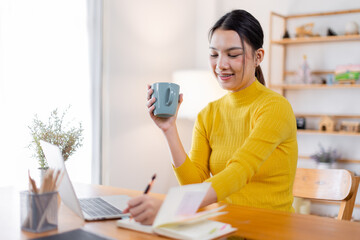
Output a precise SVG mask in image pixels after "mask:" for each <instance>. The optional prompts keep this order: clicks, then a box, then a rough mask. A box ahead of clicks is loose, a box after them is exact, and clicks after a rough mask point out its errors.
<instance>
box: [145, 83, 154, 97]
mask: <svg viewBox="0 0 360 240" xmlns="http://www.w3.org/2000/svg"><path fill="white" fill-rule="evenodd" d="M147 88H148V90H147V93H146V99H147V100H150V98H151V95H152V94H153V93H154V90H153V89H152V88H151V85H149V84H148V85H147Z"/></svg>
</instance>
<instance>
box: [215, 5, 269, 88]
mask: <svg viewBox="0 0 360 240" xmlns="http://www.w3.org/2000/svg"><path fill="white" fill-rule="evenodd" d="M216 29H223V30H233V31H235V32H237V34H239V36H240V39H241V44H242V45H243V46H244V41H245V42H246V43H247V44H249V45H250V46H251V47H252V49H253V51H254V52H255V51H256V50H257V49H259V48H262V45H263V43H264V33H263V30H262V28H261V25H260V23H259V21H258V20H257V19H256V18H255V17H254V16H253V15H251V14H250V13H248V12H247V11H245V10H240V9H238V10H233V11H231V12H229V13H227V14H225V15H224V16H222V17H221V18H220V19H219V20H218V21H217V22H216V23H215V24H214V26H213V27H212V28H211V29H210V31H209V40H210V39H211V37H212V35H213V34H214V32H215V30H216ZM244 51H245V48H244ZM255 76H256V78H257V79H258V81H259V82H260V83H262V84H263V85H265V79H264V75H263V73H262V70H261V67H260V65H259V66H257V67H256V69H255Z"/></svg>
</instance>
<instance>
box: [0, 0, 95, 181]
mask: <svg viewBox="0 0 360 240" xmlns="http://www.w3.org/2000/svg"><path fill="white" fill-rule="evenodd" d="M86 7H87V6H86V1H85V0H82V1H73V0H62V1H49V0H32V1H28V0H2V1H1V2H0V112H1V114H0V134H1V138H0V146H1V147H0V149H1V151H0V152H1V153H0V163H1V167H0V186H6V185H15V186H24V187H26V186H27V171H28V169H30V170H31V173H32V175H37V174H38V173H37V167H38V164H37V160H36V159H34V158H32V157H31V155H32V151H31V150H30V149H28V148H27V146H28V145H29V143H30V141H31V136H30V131H29V129H28V126H29V125H30V124H31V122H32V119H33V117H34V115H35V114H38V116H39V118H40V119H41V120H43V121H47V118H48V117H49V115H50V112H51V111H52V110H54V109H55V108H58V110H59V111H61V112H62V111H63V110H65V109H66V108H67V107H68V106H69V105H71V108H70V110H69V112H68V116H69V118H68V119H70V120H73V122H74V124H75V123H77V122H82V124H83V128H84V142H83V146H82V147H81V148H80V149H78V150H77V152H76V153H75V154H74V155H72V156H71V157H70V158H69V160H68V161H67V162H66V166H67V169H68V171H69V175H70V178H72V180H73V181H76V182H85V183H90V182H91V137H92V136H91V114H90V110H91V108H90V107H91V106H90V80H89V59H88V58H89V56H88V32H87V16H86V13H87V9H86Z"/></svg>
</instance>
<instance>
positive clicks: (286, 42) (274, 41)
mask: <svg viewBox="0 0 360 240" xmlns="http://www.w3.org/2000/svg"><path fill="white" fill-rule="evenodd" d="M359 13H360V9H353V10H348V11H333V12H322V13H311V14H297V15H289V16H284V15H281V14H277V13H274V12H272V13H271V14H270V34H269V37H270V41H269V43H270V45H269V55H268V56H269V61H268V63H269V70H268V78H267V85H268V86H269V88H272V89H274V90H276V91H278V92H279V93H280V94H282V95H283V96H285V97H288V96H287V95H290V96H295V99H297V100H299V99H301V98H302V96H308V95H306V94H304V95H302V93H305V92H309V90H311V91H313V92H314V91H315V92H316V93H317V92H319V93H320V92H321V93H322V94H323V95H326V94H327V93H324V91H329V92H331V93H332V94H333V95H329V96H325V97H333V98H334V97H335V98H336V95H337V92H344V91H345V92H349V94H353V95H354V94H356V96H360V92H358V91H357V90H358V89H359V88H360V81H358V82H357V83H353V84H350V83H344V84H338V83H333V84H331V85H330V84H290V83H288V82H287V81H286V80H288V79H291V78H293V77H294V76H295V75H296V74H297V72H296V71H294V69H293V67H291V66H290V67H289V66H287V59H288V58H290V57H292V58H293V59H292V60H294V59H295V57H299V56H293V55H291V56H288V55H289V53H294V51H291V49H294V48H304V49H306V48H308V49H311V47H312V46H319V48H321V47H322V46H323V45H325V44H326V46H330V47H328V49H327V50H328V51H331V50H333V49H334V48H337V47H338V46H340V48H341V46H343V45H342V44H354V45H356V47H355V48H354V52H350V53H352V54H358V53H357V50H355V49H359V48H360V34H358V35H338V36H313V37H301V38H294V37H293V38H286V39H282V38H281V37H277V38H274V37H273V35H274V33H277V35H276V36H280V34H282V33H285V31H287V30H289V29H288V27H289V20H291V21H295V23H296V22H302V24H303V22H304V21H303V20H304V19H302V20H299V19H300V18H309V19H311V21H312V22H315V24H316V20H318V19H319V18H321V17H324V16H326V17H329V18H330V17H337V16H336V15H347V14H359ZM344 18H346V19H347V17H345V16H344ZM314 19H315V20H314ZM351 19H352V18H351V17H349V20H351ZM356 19H358V17H357V18H356ZM275 20H276V21H275ZM305 20H307V19H305ZM325 21H326V20H325ZM320 22H321V21H320ZM281 23H282V24H281ZM328 27H331V26H328ZM274 28H276V29H274ZM274 30H275V31H274ZM279 33H280V34H279ZM290 48H291V49H290ZM289 49H290V50H289ZM295 52H296V51H295ZM355 52H356V53H355ZM350 53H349V54H350ZM335 57H336V56H335ZM296 59H298V58H296ZM334 61H335V60H334ZM293 62H294V61H293ZM317 63H318V62H317ZM359 63H360V62H359ZM275 64H277V65H275ZM340 64H341V63H339V65H340ZM289 65H291V64H289ZM316 66H317V68H318V69H311V70H312V71H311V74H312V75H314V76H321V77H323V76H325V75H328V74H334V73H335V72H334V71H335V69H333V70H332V67H330V68H329V67H328V69H326V68H324V65H322V64H321V63H319V64H316ZM321 67H323V68H324V69H321ZM275 68H276V69H275ZM290 68H292V69H290ZM329 69H331V70H329ZM274 70H281V71H277V72H276V71H274ZM273 73H275V74H273ZM273 75H274V76H276V78H277V79H278V77H279V76H280V79H281V81H280V82H279V81H275V80H273V79H272V76H273ZM348 89H354V90H348ZM354 91H357V92H356V93H354ZM311 93H312V92H311ZM346 94H347V93H346ZM356 101H358V102H360V97H357V100H356ZM323 104H324V102H323ZM352 104H353V103H352ZM356 105H357V103H356ZM305 109H306V108H305ZM293 110H294V112H295V115H296V117H304V118H305V119H310V118H319V119H320V118H322V117H324V116H330V117H332V118H334V119H336V120H342V121H343V120H350V121H359V122H360V115H359V112H356V114H354V115H342V114H336V111H335V109H334V112H332V109H330V112H329V114H320V113H319V114H307V113H299V112H297V109H296V108H294V109H293ZM327 110H329V109H327ZM327 110H325V111H327ZM310 111H311V110H310ZM312 112H313V111H312ZM348 112H349V111H348ZM337 113H338V112H337ZM310 120H313V121H312V123H313V126H312V127H313V129H304V130H301V129H299V130H298V136H299V137H303V139H306V141H308V139H310V141H312V137H311V138H309V137H308V136H304V135H311V136H314V137H318V138H319V139H324V138H327V140H328V139H331V140H333V139H334V138H336V139H338V138H344V141H345V142H346V141H351V140H349V139H354V137H355V138H356V139H358V138H359V137H360V132H343V131H341V132H340V131H332V132H326V131H320V130H318V129H314V128H315V125H316V124H315V125H314V123H315V122H316V121H314V120H317V119H310ZM334 136H335V137H334ZM329 141H330V140H329ZM337 141H343V140H342V139H338V140H337ZM355 141H358V140H355ZM349 143H350V142H349ZM350 144H351V143H350ZM314 145H316V142H314ZM299 146H300V145H299ZM299 149H300V148H299ZM346 156H348V157H349V158H347V159H345V158H344V159H339V160H338V163H340V164H350V165H352V166H354V165H353V164H355V165H356V166H358V165H357V164H360V159H350V158H351V157H352V156H353V155H352V154H348V155H346ZM354 158H357V157H354ZM299 159H302V160H304V161H305V162H306V160H309V161H310V160H311V158H310V157H309V156H304V154H301V152H299ZM356 168H357V167H356ZM358 196H360V193H358ZM358 198H359V197H358ZM321 203H324V202H321ZM325 204H328V203H325ZM355 207H356V208H360V204H356V205H355Z"/></svg>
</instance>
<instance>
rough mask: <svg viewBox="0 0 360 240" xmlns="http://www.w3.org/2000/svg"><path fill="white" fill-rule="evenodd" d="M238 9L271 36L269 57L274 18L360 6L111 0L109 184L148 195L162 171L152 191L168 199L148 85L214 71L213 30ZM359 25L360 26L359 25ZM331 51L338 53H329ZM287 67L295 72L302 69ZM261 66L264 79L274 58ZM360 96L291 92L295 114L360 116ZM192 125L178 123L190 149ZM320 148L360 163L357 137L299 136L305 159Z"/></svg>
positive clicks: (165, 155)
mask: <svg viewBox="0 0 360 240" xmlns="http://www.w3.org/2000/svg"><path fill="white" fill-rule="evenodd" d="M235 8H243V9H246V10H248V11H249V12H251V13H252V14H253V15H254V16H255V17H256V18H257V19H258V20H259V21H260V23H261V25H262V27H263V30H264V34H265V39H264V48H265V51H268V49H269V44H268V43H269V18H270V11H275V12H278V13H281V14H284V15H287V14H296V13H309V12H321V11H335V10H341V9H352V8H360V2H359V1H356V0H346V1H330V2H329V1H325V0H319V1H309V0H304V1H295V0H288V1H286V0H272V1H267V0H257V1H251V0H243V1H238V0H221V1H220V0H211V1H206V0H197V1H193V0H185V1H175V0H172V1H168V0H156V1H155V0H152V1H145V0H143V1H142V0H136V1H124V0H123V1H111V0H106V1H105V34H104V36H105V46H104V51H105V57H104V59H105V60H104V81H105V82H104V84H105V86H104V96H105V99H104V114H105V115H104V159H103V160H104V171H103V175H104V183H105V184H111V185H115V186H120V187H130V188H134V189H139V190H142V189H143V188H144V186H145V185H146V183H147V181H148V179H149V178H150V177H151V175H152V174H153V173H154V172H156V173H158V175H159V181H157V183H156V184H155V188H154V191H157V192H166V191H167V188H168V187H169V186H172V185H174V184H175V185H176V181H175V179H174V176H173V174H172V170H171V167H170V163H169V162H170V161H169V160H170V156H169V151H168V149H167V146H166V142H165V139H164V137H163V136H162V134H161V133H160V131H159V130H158V129H157V128H156V127H155V126H154V125H153V123H152V122H151V120H150V118H149V117H148V116H147V112H146V107H145V102H146V101H145V95H146V89H145V84H147V83H152V82H155V81H169V80H170V77H171V73H172V71H174V70H178V69H186V68H195V67H196V68H206V67H208V62H207V59H208V45H207V31H208V29H209V28H210V27H211V26H212V24H213V23H214V22H215V20H216V19H217V18H218V17H220V16H222V15H223V14H224V13H226V12H227V11H229V10H232V9H235ZM357 21H358V23H359V20H357ZM204 35H205V36H204ZM357 46H358V45H357ZM332 50H333V48H331V50H329V51H332ZM356 50H358V48H357V49H356ZM307 51H309V52H313V53H315V54H314V57H313V58H309V60H310V61H313V62H314V63H315V62H316V61H318V59H316V58H319V57H321V56H328V55H327V54H329V53H328V52H327V48H325V49H323V50H321V51H322V52H320V53H319V52H317V51H318V49H315V50H307ZM294 54H298V52H294ZM335 55H336V56H342V58H343V59H342V60H341V61H344V62H345V61H346V60H347V59H344V58H345V56H344V55H341V54H340V53H335ZM359 58H360V55H359V54H357V57H356V58H355V59H353V61H358V62H360V59H359ZM311 59H312V60H311ZM326 59H328V57H326ZM336 61H338V59H337V60H336ZM273 64H274V65H276V64H277V63H276V62H273ZM289 64H290V65H289V66H291V64H293V66H296V65H297V63H296V62H295V63H294V62H293V63H289ZM327 64H328V66H329V68H331V67H333V66H334V62H329V63H327ZM261 66H262V68H263V71H264V75H265V77H266V76H267V73H268V56H265V61H264V62H263V63H262V64H261ZM353 91H355V93H353V94H351V96H350V94H348V93H349V92H353ZM357 91H358V90H356V89H355V90H351V89H349V90H346V91H344V92H342V93H341V92H340V91H338V90H334V91H333V90H331V91H326V92H325V91H324V92H321V91H318V90H313V91H305V92H304V91H303V92H302V93H301V94H300V93H299V92H292V93H290V94H289V95H288V97H289V100H290V102H291V104H292V105H293V107H294V110H295V111H300V112H301V111H302V112H307V113H315V112H320V111H322V112H324V111H325V112H331V113H336V114H360V108H359V107H358V106H359V105H358V104H351V105H350V104H346V102H354V103H357V102H358V99H354V95H356V92H357ZM329 94H331V95H332V94H333V95H336V96H339V97H337V98H336V99H335V98H334V99H333V100H330V101H329V102H327V101H328V100H327V98H326V97H327V96H329ZM339 94H340V95H339ZM304 95H305V97H306V98H305V100H304V98H303V97H304ZM339 99H341V100H340V101H339ZM315 103H316V104H315ZM327 103H328V104H327ZM324 105H325V106H326V107H325V108H324ZM192 125H193V122H191V121H185V120H179V128H180V135H181V137H182V140H183V143H184V145H185V148H186V149H187V150H188V149H189V147H190V141H191V131H192ZM318 141H324V142H325V143H326V144H330V143H331V144H334V145H335V147H339V148H340V149H341V150H343V151H344V153H345V156H344V158H345V157H346V158H355V159H360V151H359V150H355V149H356V146H357V145H358V144H359V143H360V142H359V141H360V139H359V137H327V136H326V137H324V136H317V137H314V136H299V150H300V154H302V155H309V154H310V153H312V152H313V151H314V150H316V148H317V143H318ZM350 155H351V156H350ZM300 165H301V166H309V165H311V162H310V161H304V162H300ZM358 165H360V164H352V165H347V166H346V167H348V168H351V169H353V170H355V171H357V172H358V173H360V169H359V166H358Z"/></svg>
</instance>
